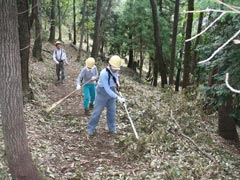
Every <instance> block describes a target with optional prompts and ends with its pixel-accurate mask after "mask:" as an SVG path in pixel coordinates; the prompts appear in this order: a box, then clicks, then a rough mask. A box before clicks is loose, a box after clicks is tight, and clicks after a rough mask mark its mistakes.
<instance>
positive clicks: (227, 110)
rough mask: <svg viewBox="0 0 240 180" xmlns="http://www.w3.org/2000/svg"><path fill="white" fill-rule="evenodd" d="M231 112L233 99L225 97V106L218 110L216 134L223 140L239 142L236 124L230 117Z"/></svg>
mask: <svg viewBox="0 0 240 180" xmlns="http://www.w3.org/2000/svg"><path fill="white" fill-rule="evenodd" d="M232 111H233V99H232V96H229V97H227V102H226V104H224V105H222V106H220V107H219V108H218V133H219V135H220V136H221V137H223V138H224V139H227V140H233V141H236V142H239V137H238V133H237V130H236V122H235V120H234V118H232V117H231V116H230V114H231V113H232Z"/></svg>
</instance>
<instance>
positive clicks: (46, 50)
mask: <svg viewBox="0 0 240 180" xmlns="http://www.w3.org/2000/svg"><path fill="white" fill-rule="evenodd" d="M42 50H43V51H44V52H47V53H49V54H52V52H51V51H48V50H46V49H42Z"/></svg>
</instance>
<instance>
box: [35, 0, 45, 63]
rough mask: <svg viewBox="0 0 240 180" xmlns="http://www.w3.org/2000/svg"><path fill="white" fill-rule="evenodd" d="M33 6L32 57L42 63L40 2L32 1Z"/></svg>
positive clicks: (39, 0)
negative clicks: (33, 38)
mask: <svg viewBox="0 0 240 180" xmlns="http://www.w3.org/2000/svg"><path fill="white" fill-rule="evenodd" d="M32 2H33V5H34V6H36V7H35V8H34V10H33V13H34V20H35V41H34V45H33V50H32V54H33V57H35V58H37V59H38V60H40V61H42V60H43V59H42V35H41V34H42V22H41V0H33V1H32Z"/></svg>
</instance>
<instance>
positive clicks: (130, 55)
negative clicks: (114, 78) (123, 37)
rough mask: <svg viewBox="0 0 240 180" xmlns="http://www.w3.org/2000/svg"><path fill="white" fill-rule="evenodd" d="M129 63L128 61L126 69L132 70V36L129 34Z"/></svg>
mask: <svg viewBox="0 0 240 180" xmlns="http://www.w3.org/2000/svg"><path fill="white" fill-rule="evenodd" d="M129 42H130V44H129V61H128V66H127V67H128V68H133V61H134V60H133V47H132V34H131V32H130V34H129Z"/></svg>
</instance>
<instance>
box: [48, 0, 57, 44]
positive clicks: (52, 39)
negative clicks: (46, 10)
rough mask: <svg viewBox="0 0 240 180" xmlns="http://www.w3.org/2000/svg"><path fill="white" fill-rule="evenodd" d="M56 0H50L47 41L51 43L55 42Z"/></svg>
mask: <svg viewBox="0 0 240 180" xmlns="http://www.w3.org/2000/svg"><path fill="white" fill-rule="evenodd" d="M55 9H56V0H52V1H51V27H50V35H49V39H48V41H49V42H51V43H54V42H55V22H56V13H55V12H56V11H55Z"/></svg>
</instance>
